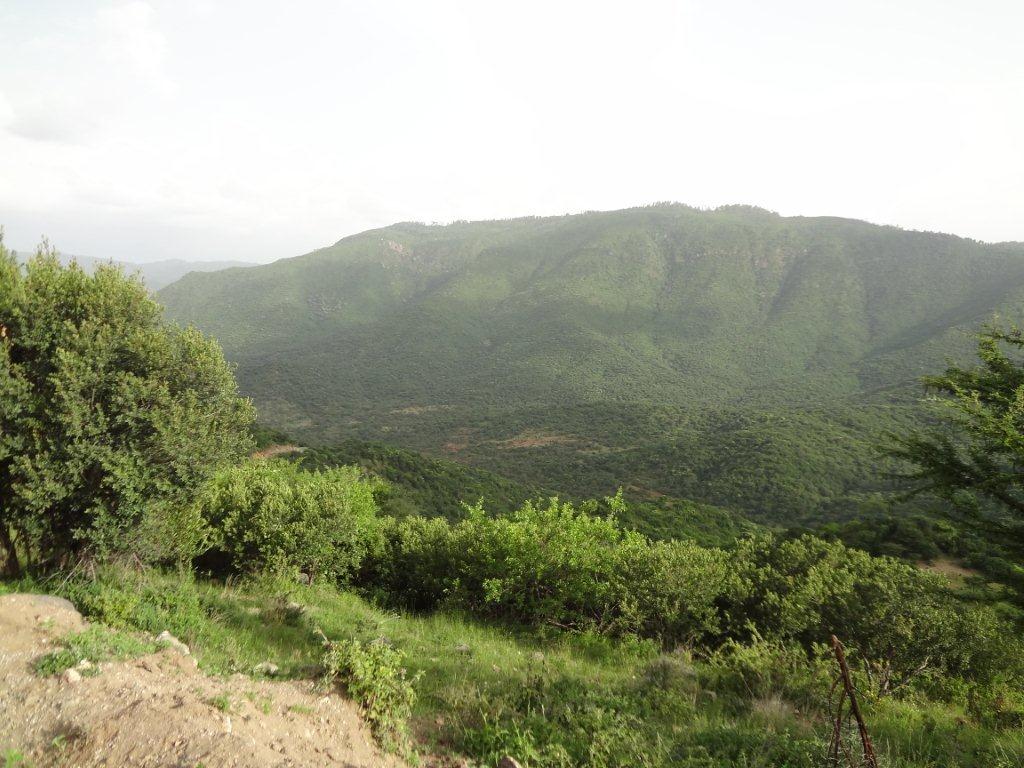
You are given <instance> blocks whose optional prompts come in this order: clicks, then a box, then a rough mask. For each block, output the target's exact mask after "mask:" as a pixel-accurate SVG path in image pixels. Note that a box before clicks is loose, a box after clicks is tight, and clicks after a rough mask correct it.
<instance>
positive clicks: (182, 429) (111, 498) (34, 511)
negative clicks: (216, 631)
mask: <svg viewBox="0 0 1024 768" xmlns="http://www.w3.org/2000/svg"><path fill="white" fill-rule="evenodd" d="M252 417H253V410H252V407H251V406H250V405H249V403H248V402H247V401H245V400H243V399H241V398H239V397H238V393H237V385H236V384H235V380H234V377H233V376H232V373H231V370H230V369H229V368H228V365H227V363H226V362H225V361H224V357H223V354H222V353H221V350H220V347H219V346H217V344H216V343H215V342H213V341H212V340H210V339H207V338H206V337H204V336H203V335H202V334H200V333H199V332H198V331H196V330H195V329H192V328H189V329H186V330H181V329H178V328H175V327H172V326H169V325H166V324H165V323H164V322H163V320H162V319H161V308H160V306H159V305H158V304H157V303H156V302H154V301H153V300H152V299H151V298H150V297H149V294H148V293H147V292H146V289H145V287H143V285H142V284H141V283H140V282H139V281H138V280H137V279H136V278H132V277H125V276H124V275H123V274H122V273H121V272H120V270H119V269H117V268H116V267H113V266H102V267H99V268H98V269H97V270H96V272H95V274H93V275H91V276H90V275H87V274H86V273H85V272H84V271H83V270H82V269H80V268H79V267H77V266H75V265H71V266H70V267H63V266H61V264H60V262H59V261H58V259H57V257H56V255H55V253H54V252H53V251H52V250H49V249H47V248H45V247H44V248H43V249H41V250H40V252H39V253H38V254H37V255H36V257H35V258H33V259H31V260H30V261H29V262H28V263H27V265H19V264H18V263H17V262H16V261H15V259H14V256H13V255H12V254H11V253H10V252H8V251H7V250H6V249H5V248H4V247H3V244H2V242H0V550H3V551H2V552H0V554H5V555H6V570H7V571H8V573H9V574H13V573H15V572H16V571H17V570H18V568H19V556H18V553H17V552H16V551H15V546H16V545H15V541H17V547H18V549H20V560H21V561H24V562H40V561H41V562H43V563H47V564H52V563H54V562H57V561H64V560H67V559H68V558H70V557H71V556H74V555H77V554H79V553H80V552H82V551H83V550H92V551H93V552H96V553H98V554H101V555H106V554H110V553H117V552H130V553H131V554H133V555H135V556H137V557H139V558H141V559H144V560H148V561H175V560H183V559H188V558H190V557H191V556H192V555H193V554H194V553H195V550H196V549H197V548H198V547H199V546H200V545H201V543H202V533H203V532H202V530H201V528H200V527H199V526H197V524H196V523H197V521H196V519H195V518H194V517H192V518H191V519H189V517H188V515H189V512H188V502H189V501H190V499H191V498H192V495H193V494H194V493H195V491H196V489H197V488H199V487H200V486H201V485H202V483H203V482H205V480H206V479H207V478H208V477H209V476H210V475H211V474H212V473H213V471H214V470H215V469H216V468H217V467H218V466H220V465H222V464H224V463H225V462H230V461H233V460H236V459H237V458H239V457H240V456H242V455H244V454H245V453H246V452H247V451H248V449H249V446H250V444H251V443H250V439H249V437H248V433H247V427H248V424H249V423H250V422H251V420H252Z"/></svg>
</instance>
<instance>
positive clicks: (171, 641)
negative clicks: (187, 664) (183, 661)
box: [156, 629, 192, 656]
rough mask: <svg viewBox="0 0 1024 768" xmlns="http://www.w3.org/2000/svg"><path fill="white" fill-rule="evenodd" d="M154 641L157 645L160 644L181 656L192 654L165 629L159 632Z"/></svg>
mask: <svg viewBox="0 0 1024 768" xmlns="http://www.w3.org/2000/svg"><path fill="white" fill-rule="evenodd" d="M156 641H157V643H161V644H163V645H165V646H167V647H168V648H170V649H171V650H174V651H177V652H178V653H180V654H181V655H182V656H188V655H190V654H191V653H192V652H191V651H190V650H189V649H188V646H187V645H185V644H184V643H183V642H181V640H179V639H178V638H176V637H175V636H174V635H172V634H171V633H170V632H168V631H167V630H166V629H165V630H164V631H163V632H161V633H160V634H159V635H157V636H156Z"/></svg>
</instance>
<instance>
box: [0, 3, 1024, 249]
mask: <svg viewBox="0 0 1024 768" xmlns="http://www.w3.org/2000/svg"><path fill="white" fill-rule="evenodd" d="M0 50H2V51H3V57H2V63H0V224H2V225H4V226H5V227H6V232H7V237H6V239H7V242H8V244H9V245H11V246H14V247H25V246H29V245H33V244H34V243H35V242H37V241H38V239H39V236H40V235H42V234H46V235H48V236H49V237H50V239H51V240H52V241H53V242H54V243H55V244H56V245H57V246H58V247H59V248H60V249H61V250H63V251H65V252H68V253H78V254H84V255H92V256H107V257H114V258H123V259H129V260H136V261H147V260H152V259H157V258H168V257H182V258H188V259H223V258H230V259H245V260H254V261H268V260H272V259H275V258H279V257H282V256H291V255H296V254H299V253H303V252H306V251H309V250H311V249H313V248H315V247H319V246H321V245H326V244H328V243H331V242H334V241H335V240H337V239H338V238H340V237H342V236H344V235H346V234H351V233H354V232H358V231H361V230H363V229H367V228H370V227H375V226H382V225H385V224H389V223H392V222H394V221H401V220H418V221H428V222H429V221H448V220H452V219H476V218H495V217H507V216H518V215H526V214H556V213H565V212H575V211H581V210H588V209H609V208H621V207H627V206H633V205H640V204H645V203H649V202H654V201H660V200H676V201H680V202H685V203H689V204H692V205H700V206H715V205H720V204H723V203H751V204H756V205H761V206H764V207H766V208H770V209H773V210H777V211H779V212H780V213H783V214H808V215H816V214H829V215H841V216H851V217H856V218H864V219H868V220H871V221H875V222H880V223H886V224H897V225H900V226H903V227H906V228H910V229H929V230H939V231H945V232H954V233H957V234H961V235H965V236H970V237H975V238H978V239H982V240H991V241H998V240H1024V2H1020V0H1007V1H1006V2H997V1H989V0H975V1H974V2H966V1H965V0H955V1H954V0H921V1H920V2H918V1H917V0H885V1H884V2H874V1H873V0H851V1H850V2H843V1H841V0H836V1H834V2H833V1H829V2H823V1H822V0H809V1H808V2H795V1H789V0H775V1H774V2H765V0H749V1H746V2H743V1H740V0H734V1H731V2H730V1H727V0H726V1H723V0H701V1H693V2H687V1H686V0H679V1H677V2H643V1H642V0H629V1H628V2H627V1H623V2H619V3H603V2H597V1H595V0H587V1H585V2H562V1H561V0H544V2H532V1H524V0H516V2H500V3H499V2H489V1H488V0H471V1H469V2H454V1H453V2H444V1H442V2H434V1H433V0H430V1H429V2H428V1H427V0H411V1H410V2H378V1H377V0H374V1H373V2H370V1H369V0H359V1H358V2H342V1H341V0H323V1H322V2H315V1H309V2H302V1H301V0H295V1H293V2H281V1H279V2H256V1H254V0H237V1H236V2H219V1H216V0H167V1H166V2H162V1H160V0H150V1H148V2H143V1H133V2H123V1H122V0H116V1H113V2H90V1H87V0H65V1H63V2H60V1H59V0H0Z"/></svg>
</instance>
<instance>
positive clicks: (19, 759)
mask: <svg viewBox="0 0 1024 768" xmlns="http://www.w3.org/2000/svg"><path fill="white" fill-rule="evenodd" d="M2 757H3V760H4V764H3V768H32V765H31V763H29V762H28V758H26V757H25V753H24V752H20V751H18V750H17V749H8V750H4V753H3V755H2Z"/></svg>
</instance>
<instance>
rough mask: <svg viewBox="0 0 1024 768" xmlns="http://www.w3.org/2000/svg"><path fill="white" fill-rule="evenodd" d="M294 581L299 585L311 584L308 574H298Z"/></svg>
mask: <svg viewBox="0 0 1024 768" xmlns="http://www.w3.org/2000/svg"><path fill="white" fill-rule="evenodd" d="M296 581H298V582H299V584H309V583H311V582H312V579H311V578H309V574H308V573H300V574H299V575H298V576H297V577H296Z"/></svg>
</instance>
